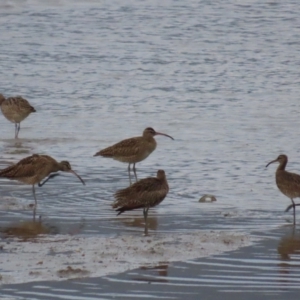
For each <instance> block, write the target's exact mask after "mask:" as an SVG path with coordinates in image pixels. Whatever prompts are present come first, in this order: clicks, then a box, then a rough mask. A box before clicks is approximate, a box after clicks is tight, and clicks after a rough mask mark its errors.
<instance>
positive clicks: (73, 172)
mask: <svg viewBox="0 0 300 300" xmlns="http://www.w3.org/2000/svg"><path fill="white" fill-rule="evenodd" d="M69 173H72V174H74V175H75V176H76V177H77V178H78V179H79V180H80V181H81V183H82V184H83V185H85V182H84V181H83V179H82V178H81V177H80V176H79V175H78V174H77V173H76V172H75V171H73V170H70V171H69Z"/></svg>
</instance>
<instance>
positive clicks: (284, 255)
mask: <svg viewBox="0 0 300 300" xmlns="http://www.w3.org/2000/svg"><path fill="white" fill-rule="evenodd" d="M277 251H278V253H279V255H280V258H281V260H291V255H292V254H294V255H300V233H296V232H295V228H293V230H292V233H290V234H289V235H287V236H284V237H282V238H281V240H280V242H279V245H278V248H277Z"/></svg>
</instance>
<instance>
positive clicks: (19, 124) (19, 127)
mask: <svg viewBox="0 0 300 300" xmlns="http://www.w3.org/2000/svg"><path fill="white" fill-rule="evenodd" d="M20 129H21V123H18V131H17V138H18V136H19V131H20Z"/></svg>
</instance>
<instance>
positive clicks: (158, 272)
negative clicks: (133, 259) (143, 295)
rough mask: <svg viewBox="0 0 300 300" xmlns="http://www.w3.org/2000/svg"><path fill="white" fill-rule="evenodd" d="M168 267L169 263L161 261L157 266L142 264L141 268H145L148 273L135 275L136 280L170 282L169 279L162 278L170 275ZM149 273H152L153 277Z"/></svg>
mask: <svg viewBox="0 0 300 300" xmlns="http://www.w3.org/2000/svg"><path fill="white" fill-rule="evenodd" d="M168 267H169V265H168V264H167V263H161V264H159V265H157V266H142V267H140V269H141V270H145V271H146V272H145V273H146V274H142V275H141V276H140V277H135V278H134V280H137V281H146V282H168V280H167V279H165V278H160V277H167V276H168ZM149 273H150V274H149ZM147 275H148V276H149V275H150V276H151V277H150V276H149V277H148V276H147ZM157 276H158V277H157Z"/></svg>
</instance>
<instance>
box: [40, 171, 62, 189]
mask: <svg viewBox="0 0 300 300" xmlns="http://www.w3.org/2000/svg"><path fill="white" fill-rule="evenodd" d="M58 175H60V174H58V173H55V174H51V175H49V176H48V177H47V179H45V180H44V181H43V182H42V183H40V182H39V183H38V186H39V187H41V186H43V185H44V184H45V183H46V182H47V181H48V180H49V179H51V178H54V177H56V176H58Z"/></svg>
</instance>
